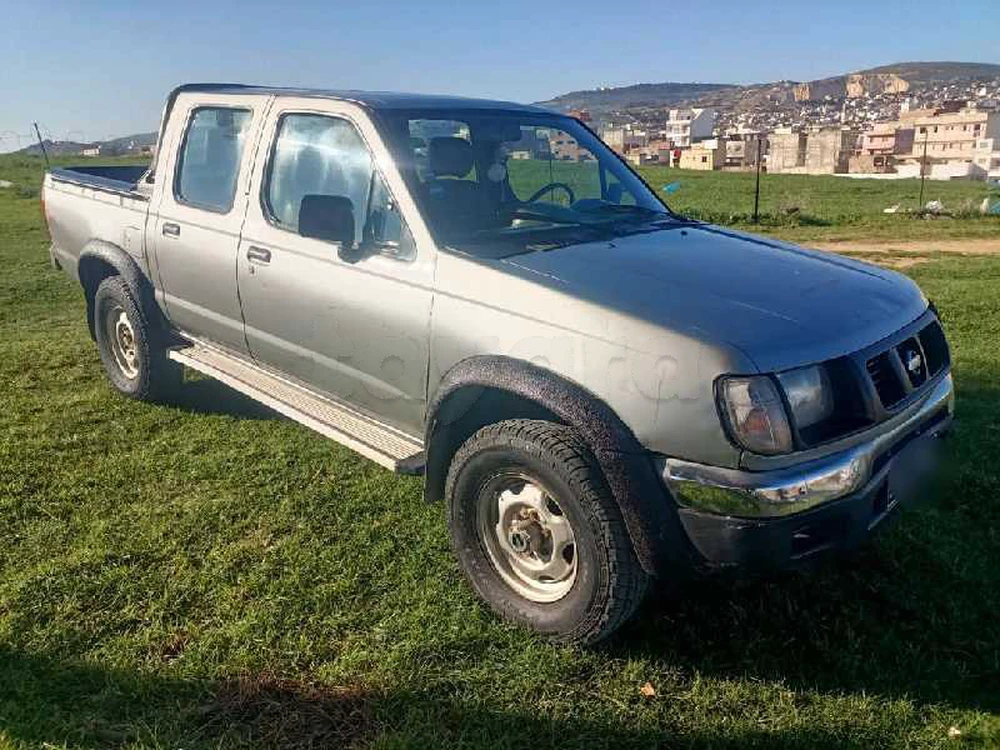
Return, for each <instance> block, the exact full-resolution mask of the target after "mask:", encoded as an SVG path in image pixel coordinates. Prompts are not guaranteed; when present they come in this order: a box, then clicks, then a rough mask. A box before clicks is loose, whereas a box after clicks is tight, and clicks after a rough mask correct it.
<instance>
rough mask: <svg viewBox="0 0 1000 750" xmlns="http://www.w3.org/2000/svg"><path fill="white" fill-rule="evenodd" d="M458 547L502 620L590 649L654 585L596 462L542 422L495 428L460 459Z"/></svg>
mask: <svg viewBox="0 0 1000 750" xmlns="http://www.w3.org/2000/svg"><path fill="white" fill-rule="evenodd" d="M446 496H447V500H448V511H449V524H450V528H451V536H452V544H453V546H454V548H455V552H456V554H457V556H458V559H459V562H460V564H461V566H462V568H463V570H464V572H465V574H466V577H467V578H468V579H469V582H470V583H471V584H472V587H473V588H474V589H475V590H476V592H477V593H478V594H479V595H480V596H481V597H482V598H483V599H484V600H485V601H486V602H487V603H488V604H489V605H490V607H492V608H493V610H494V611H496V612H498V613H499V614H500V615H501V616H503V617H505V618H507V619H510V620H513V621H515V622H519V623H521V624H524V625H527V626H528V627H530V628H532V629H533V630H535V631H537V632H539V633H542V634H544V635H547V636H549V637H550V638H552V639H554V640H557V641H560V642H564V643H576V644H589V643H594V642H596V641H599V640H601V639H602V638H605V637H607V636H608V635H610V634H611V633H612V632H613V631H614V630H616V629H617V628H618V627H619V626H620V625H621V624H622V623H624V622H625V621H626V620H627V619H628V618H629V617H630V616H631V615H632V613H633V612H634V611H635V610H636V608H637V607H638V606H639V604H640V602H641V601H642V597H643V594H644V592H645V590H646V586H647V582H648V578H647V576H646V574H645V573H644V572H643V570H642V568H641V566H640V565H639V561H638V560H637V559H636V556H635V552H634V550H633V548H632V543H631V540H630V539H629V536H628V533H627V531H626V529H625V524H624V521H623V520H622V517H621V512H620V511H619V509H618V506H617V503H616V502H615V500H614V498H613V497H612V496H611V492H610V490H609V489H608V486H607V483H606V482H605V480H604V476H603V474H602V472H601V470H600V468H599V466H598V465H597V462H596V459H595V458H594V456H593V455H592V454H591V452H590V450H589V449H588V448H587V446H586V445H585V444H584V443H583V441H582V440H580V438H579V437H578V436H577V435H576V433H575V432H574V431H573V430H572V429H570V428H568V427H565V426H563V425H558V424H554V423H552V422H544V421H537V420H526V419H517V420H508V421H504V422H498V423H496V424H492V425H487V426H486V427H483V428H482V429H480V430H479V431H478V432H476V433H475V434H474V435H473V436H472V437H471V438H469V439H468V440H467V441H466V442H465V443H464V444H463V445H462V447H461V448H460V449H459V450H458V452H457V453H456V454H455V457H454V459H453V461H452V464H451V468H450V470H449V473H448V481H447V485H446Z"/></svg>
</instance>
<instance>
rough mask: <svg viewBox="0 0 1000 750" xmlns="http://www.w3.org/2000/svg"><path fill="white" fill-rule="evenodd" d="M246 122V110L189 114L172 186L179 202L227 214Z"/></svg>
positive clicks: (206, 109) (205, 109)
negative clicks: (189, 118)
mask: <svg viewBox="0 0 1000 750" xmlns="http://www.w3.org/2000/svg"><path fill="white" fill-rule="evenodd" d="M250 121H251V112H250V111H249V110H246V109H231V108H228V107H199V108H198V109H195V110H194V111H193V112H192V115H191V120H190V123H189V124H188V129H187V133H186V134H185V135H184V146H183V147H182V148H181V154H180V161H179V162H178V164H177V176H176V180H175V182H174V196H175V197H176V199H177V200H178V201H179V202H182V203H188V204H190V205H192V206H196V207H198V208H204V209H208V210H210V211H217V212H219V213H228V212H229V210H230V209H231V208H232V207H233V196H234V195H236V181H237V179H238V177H239V174H240V163H241V161H242V159H243V146H244V144H245V142H246V138H247V134H248V133H249V130H250Z"/></svg>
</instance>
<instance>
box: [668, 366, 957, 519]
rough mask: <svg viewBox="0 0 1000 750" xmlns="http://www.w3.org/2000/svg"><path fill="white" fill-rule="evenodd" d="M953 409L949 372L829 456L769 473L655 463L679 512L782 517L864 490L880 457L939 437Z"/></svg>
mask: <svg viewBox="0 0 1000 750" xmlns="http://www.w3.org/2000/svg"><path fill="white" fill-rule="evenodd" d="M954 404H955V396H954V385H953V383H952V378H951V373H948V374H947V375H945V376H944V377H943V378H942V379H941V380H939V381H938V382H937V384H935V386H934V387H933V388H932V389H931V391H930V393H929V394H928V395H927V397H926V398H925V399H924V401H923V402H922V403H921V404H920V406H919V408H917V409H916V411H914V412H913V413H912V414H910V416H909V417H907V418H906V419H905V420H903V421H902V422H900V423H899V424H897V425H895V426H894V427H892V428H891V429H889V430H887V431H885V432H883V433H881V434H879V435H876V436H875V437H873V438H872V439H871V440H868V441H867V442H864V443H861V444H859V445H855V446H853V447H852V448H850V449H848V450H845V451H842V452H840V453H836V454H833V455H831V456H826V457H824V458H821V459H816V460H814V461H810V462H808V463H803V464H798V465H796V466H791V467H788V468H784V469H775V470H772V471H742V470H739V469H726V468H722V467H718V466H707V465H705V464H697V463H692V462H690V461H682V460H680V459H675V458H661V459H659V460H658V468H659V469H660V472H661V474H662V476H663V479H664V481H665V482H666V484H667V486H668V487H669V488H670V491H671V492H672V493H673V496H674V498H675V499H676V500H677V502H678V503H679V504H680V505H681V506H683V507H687V508H691V509H692V510H697V511H704V512H707V513H715V514H720V515H726V516H737V517H742V518H766V517H780V516H787V515H790V514H792V513H799V512H801V511H804V510H809V509H811V508H815V507H816V506H818V505H822V504H823V503H826V502H829V501H831V500H836V499H837V498H841V497H845V496H847V495H850V494H851V493H852V492H856V491H858V490H860V489H861V488H863V487H864V486H865V485H866V484H867V483H868V481H869V479H870V478H871V477H872V474H873V469H874V468H875V466H876V462H877V461H878V460H879V458H880V457H881V456H883V455H887V454H888V453H890V452H891V451H892V449H893V447H894V446H895V445H896V444H897V443H900V442H901V441H904V440H905V441H909V440H910V439H912V438H915V437H936V436H938V435H939V434H941V433H943V432H944V431H945V430H946V429H947V427H948V425H949V424H950V423H951V418H952V414H953V412H954ZM925 433H926V434H925Z"/></svg>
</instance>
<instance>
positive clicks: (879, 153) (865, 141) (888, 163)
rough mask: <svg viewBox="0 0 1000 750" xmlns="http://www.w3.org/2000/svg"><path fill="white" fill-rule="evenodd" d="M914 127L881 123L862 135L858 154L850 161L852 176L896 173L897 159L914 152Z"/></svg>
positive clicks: (849, 169) (849, 168) (849, 166)
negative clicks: (901, 155)
mask: <svg viewBox="0 0 1000 750" xmlns="http://www.w3.org/2000/svg"><path fill="white" fill-rule="evenodd" d="M913 135H914V130H913V128H912V127H906V128H904V127H900V126H899V123H895V122H879V123H876V124H875V126H874V127H873V128H872V129H871V130H869V131H867V132H865V133H862V134H861V146H860V148H859V150H858V153H856V154H854V155H852V156H851V157H850V159H849V161H848V171H849V172H851V173H852V174H891V173H893V172H895V171H896V157H897V156H899V155H900V154H908V153H910V152H911V151H913Z"/></svg>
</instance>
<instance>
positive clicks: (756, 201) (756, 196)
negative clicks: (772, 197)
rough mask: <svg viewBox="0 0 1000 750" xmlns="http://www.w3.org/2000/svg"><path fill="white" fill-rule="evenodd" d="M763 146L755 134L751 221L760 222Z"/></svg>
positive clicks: (762, 142) (760, 139)
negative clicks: (755, 174)
mask: <svg viewBox="0 0 1000 750" xmlns="http://www.w3.org/2000/svg"><path fill="white" fill-rule="evenodd" d="M763 148H764V141H763V139H762V138H761V137H760V136H759V135H758V136H757V185H756V187H755V188H754V193H753V223H754V224H759V223H760V162H761V151H762V150H763Z"/></svg>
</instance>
